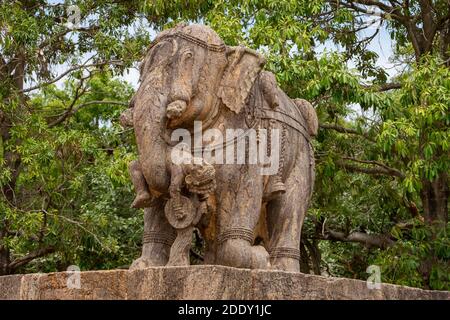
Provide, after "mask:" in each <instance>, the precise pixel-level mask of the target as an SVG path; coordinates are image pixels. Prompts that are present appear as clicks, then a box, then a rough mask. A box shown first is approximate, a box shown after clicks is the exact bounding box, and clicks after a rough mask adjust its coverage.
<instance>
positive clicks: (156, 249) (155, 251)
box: [130, 243, 170, 270]
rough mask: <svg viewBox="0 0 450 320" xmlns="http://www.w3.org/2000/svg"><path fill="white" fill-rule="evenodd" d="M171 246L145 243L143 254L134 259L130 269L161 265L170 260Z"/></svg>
mask: <svg viewBox="0 0 450 320" xmlns="http://www.w3.org/2000/svg"><path fill="white" fill-rule="evenodd" d="M169 252H170V246H167V245H165V244H161V243H144V246H143V247H142V255H141V256H140V257H139V258H138V259H136V260H134V261H133V263H132V264H131V266H130V270H137V269H145V268H148V267H161V266H165V265H166V264H167V261H168V260H169Z"/></svg>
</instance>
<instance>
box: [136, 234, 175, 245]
mask: <svg viewBox="0 0 450 320" xmlns="http://www.w3.org/2000/svg"><path fill="white" fill-rule="evenodd" d="M174 240H175V235H174V234H170V233H163V232H156V231H148V232H144V236H143V242H144V243H160V244H165V245H167V246H171V245H172V243H173V241H174Z"/></svg>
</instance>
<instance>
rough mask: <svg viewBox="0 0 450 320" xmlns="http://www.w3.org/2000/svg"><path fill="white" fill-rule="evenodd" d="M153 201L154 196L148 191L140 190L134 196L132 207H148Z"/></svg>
mask: <svg viewBox="0 0 450 320" xmlns="http://www.w3.org/2000/svg"><path fill="white" fill-rule="evenodd" d="M151 201H152V197H151V195H150V193H149V192H148V191H140V192H138V194H137V195H136V198H134V201H133V203H132V204H131V207H132V208H136V209H140V208H146V207H149V206H150V203H151Z"/></svg>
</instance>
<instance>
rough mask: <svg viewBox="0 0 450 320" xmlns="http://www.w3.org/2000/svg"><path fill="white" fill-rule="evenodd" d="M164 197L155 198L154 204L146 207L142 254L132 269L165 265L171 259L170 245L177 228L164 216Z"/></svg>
mask: <svg viewBox="0 0 450 320" xmlns="http://www.w3.org/2000/svg"><path fill="white" fill-rule="evenodd" d="M164 204H165V201H163V200H162V199H154V200H153V202H152V206H150V207H148V208H145V209H144V236H143V247H142V255H141V257H140V258H139V259H137V260H135V261H134V262H133V264H132V265H131V268H130V269H143V268H146V267H150V266H165V265H166V264H167V261H168V260H169V254H170V247H171V246H172V243H173V241H174V239H175V236H176V234H175V230H174V229H173V228H172V226H171V225H170V224H169V222H168V221H167V219H166V217H165V216H164Z"/></svg>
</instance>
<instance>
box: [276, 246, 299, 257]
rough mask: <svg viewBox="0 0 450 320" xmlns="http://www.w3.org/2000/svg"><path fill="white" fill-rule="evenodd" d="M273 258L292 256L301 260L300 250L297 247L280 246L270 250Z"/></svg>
mask: <svg viewBox="0 0 450 320" xmlns="http://www.w3.org/2000/svg"><path fill="white" fill-rule="evenodd" d="M270 257H271V258H291V259H295V260H300V250H299V249H295V248H284V247H278V248H273V249H272V250H270Z"/></svg>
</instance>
